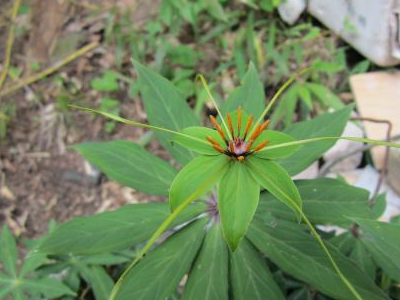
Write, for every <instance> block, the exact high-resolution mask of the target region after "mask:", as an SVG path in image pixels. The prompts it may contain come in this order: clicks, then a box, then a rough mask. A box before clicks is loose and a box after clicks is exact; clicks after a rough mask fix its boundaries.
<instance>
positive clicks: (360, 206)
mask: <svg viewBox="0 0 400 300" xmlns="http://www.w3.org/2000/svg"><path fill="white" fill-rule="evenodd" d="M295 184H296V186H297V189H298V191H299V193H300V196H301V199H302V202H303V211H304V213H305V214H306V216H307V217H308V218H309V220H310V221H311V222H312V223H314V224H332V225H338V226H345V227H347V226H349V225H350V224H351V221H350V220H349V218H348V217H351V218H367V219H376V218H378V217H379V214H377V213H376V212H375V210H374V209H373V208H371V207H370V205H369V202H368V201H369V193H368V191H367V190H364V189H361V188H357V187H354V186H351V185H349V184H346V183H344V182H342V181H340V180H337V179H331V178H320V179H314V180H299V181H296V182H295ZM260 205H261V207H262V209H261V210H262V211H263V212H266V211H268V212H271V213H272V214H273V215H274V216H277V217H279V218H283V219H287V220H295V218H294V216H293V213H292V211H291V210H290V209H289V208H288V207H287V206H286V205H284V204H283V203H282V202H280V201H279V200H278V199H276V197H274V196H273V195H271V194H267V193H264V194H263V195H262V196H261V203H260Z"/></svg>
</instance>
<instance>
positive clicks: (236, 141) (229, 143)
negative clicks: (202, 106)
mask: <svg viewBox="0 0 400 300" xmlns="http://www.w3.org/2000/svg"><path fill="white" fill-rule="evenodd" d="M226 118H227V120H228V124H229V131H230V133H231V137H232V139H227V138H226V135H225V133H224V131H223V130H222V128H221V126H220V125H219V123H218V121H217V120H216V119H215V118H214V116H210V120H211V123H212V124H213V125H214V127H215V129H216V130H217V131H218V133H219V134H220V136H221V138H222V139H223V140H224V142H225V146H226V148H225V150H224V149H223V147H222V146H221V145H220V144H219V143H218V142H217V141H215V140H214V139H213V138H212V137H211V136H207V140H208V141H209V142H210V144H211V146H212V147H213V148H214V149H215V150H216V151H218V152H220V153H222V154H225V155H227V156H229V157H232V158H235V159H236V160H237V161H243V160H244V159H245V157H246V156H248V155H251V154H253V153H254V152H258V151H260V150H261V149H263V148H264V147H265V146H266V145H267V144H268V142H269V141H268V140H265V141H263V142H262V143H261V144H259V145H257V146H256V147H253V148H252V146H253V145H254V142H255V141H256V140H257V138H258V137H259V136H260V134H261V133H262V132H263V131H264V129H266V128H267V127H268V124H269V120H267V121H265V122H264V123H263V124H260V125H257V127H256V128H255V130H254V131H253V133H252V134H251V136H250V138H249V139H248V140H247V137H248V133H249V131H250V127H251V124H252V123H253V116H250V117H249V118H248V119H247V122H246V127H245V129H244V133H243V137H242V135H241V129H242V109H241V108H240V107H239V108H238V110H237V124H238V125H237V134H236V136H235V130H234V128H233V124H232V117H231V115H230V114H229V113H228V114H227V115H226Z"/></svg>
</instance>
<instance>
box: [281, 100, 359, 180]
mask: <svg viewBox="0 0 400 300" xmlns="http://www.w3.org/2000/svg"><path fill="white" fill-rule="evenodd" d="M352 108H353V107H352V106H347V107H345V108H343V109H341V110H338V111H336V112H334V113H327V114H323V115H320V116H318V117H316V118H314V119H312V120H310V121H304V122H300V123H296V124H293V125H292V126H290V127H288V128H286V129H285V130H284V132H285V133H287V134H288V135H290V136H292V137H293V138H294V139H295V140H302V139H308V138H314V137H323V136H340V135H341V134H342V132H343V130H344V127H345V126H346V124H347V121H348V119H349V116H350V112H351V110H352ZM335 142H336V141H321V142H316V143H311V144H308V145H303V146H302V147H301V149H299V150H298V151H297V152H296V153H295V154H293V155H291V156H289V157H286V158H284V159H282V160H281V161H280V164H281V165H282V166H283V167H284V168H285V169H286V170H287V172H288V173H289V174H290V175H295V174H297V173H300V172H301V171H303V170H304V169H306V168H307V167H308V166H310V165H311V164H312V163H313V162H314V161H316V160H317V159H318V158H320V157H321V156H322V154H324V153H325V152H326V151H327V150H328V149H329V148H331V147H332V146H333V145H334V144H335Z"/></svg>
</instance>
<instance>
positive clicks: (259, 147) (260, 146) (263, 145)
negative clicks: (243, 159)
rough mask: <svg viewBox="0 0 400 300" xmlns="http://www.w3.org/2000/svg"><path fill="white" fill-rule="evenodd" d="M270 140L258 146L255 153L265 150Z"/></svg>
mask: <svg viewBox="0 0 400 300" xmlns="http://www.w3.org/2000/svg"><path fill="white" fill-rule="evenodd" d="M268 142H269V141H268V140H265V141H264V142H262V143H261V144H260V145H258V146H257V147H256V148H255V149H254V152H257V151H260V150H261V149H262V148H264V147H265V146H266V145H267V144H268Z"/></svg>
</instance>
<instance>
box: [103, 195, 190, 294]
mask: <svg viewBox="0 0 400 300" xmlns="http://www.w3.org/2000/svg"><path fill="white" fill-rule="evenodd" d="M195 196H196V195H191V196H190V197H188V198H187V199H186V200H185V202H182V204H180V205H179V206H178V207H177V208H176V209H175V210H174V211H173V212H172V213H171V214H170V215H169V216H168V218H167V219H165V221H164V222H162V224H161V225H160V226H159V227H158V228H157V230H156V231H155V232H154V234H153V235H152V236H151V238H150V239H149V240H148V241H147V243H146V245H145V246H144V247H143V248H142V250H140V252H139V253H138V255H137V256H136V257H135V259H134V260H133V261H132V262H131V264H130V265H129V266H128V267H127V268H126V269H125V271H124V272H123V273H122V275H121V276H120V277H119V279H118V281H117V282H116V283H115V285H114V287H113V289H112V291H111V294H110V297H109V300H115V299H116V297H117V294H118V292H119V290H120V289H121V286H122V284H123V283H124V281H125V278H126V276H127V275H128V273H129V272H130V271H131V270H132V268H133V267H134V266H136V265H137V263H138V262H139V261H140V260H141V259H142V258H143V256H144V255H145V254H146V253H147V251H148V250H149V249H150V248H151V246H153V244H154V243H155V242H156V240H157V239H158V238H159V237H160V235H161V234H163V232H164V231H165V230H166V229H167V228H168V226H169V225H170V224H171V223H172V222H173V221H174V220H175V219H176V218H177V217H178V215H179V214H180V213H181V212H182V211H183V210H184V209H185V208H186V206H188V205H189V204H190V203H191V202H193V200H194V198H195Z"/></svg>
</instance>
